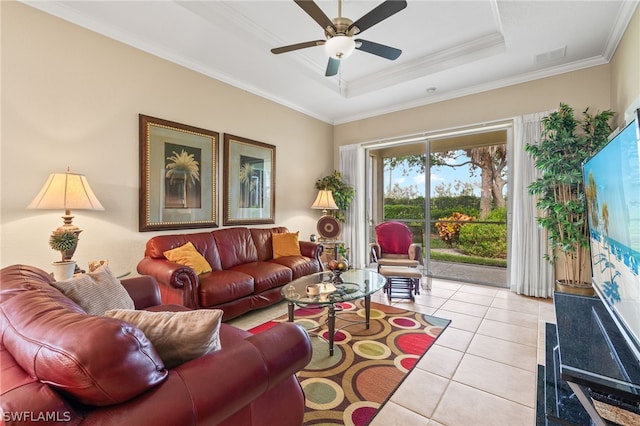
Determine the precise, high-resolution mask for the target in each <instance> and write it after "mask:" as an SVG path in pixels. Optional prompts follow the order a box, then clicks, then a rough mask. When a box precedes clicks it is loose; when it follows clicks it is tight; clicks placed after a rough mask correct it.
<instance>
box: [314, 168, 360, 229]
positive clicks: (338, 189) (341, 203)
mask: <svg viewBox="0 0 640 426" xmlns="http://www.w3.org/2000/svg"><path fill="white" fill-rule="evenodd" d="M315 188H316V189H317V190H321V189H324V190H330V191H331V192H332V193H333V199H334V200H335V202H336V205H337V206H338V208H339V210H337V211H336V219H338V220H339V221H341V222H344V218H345V216H344V215H345V211H346V210H347V209H348V208H349V205H350V204H351V201H352V200H353V197H354V196H355V193H356V191H355V189H354V188H353V187H352V186H351V185H349V184H348V183H346V182H344V181H343V180H342V173H340V172H339V171H337V170H334V171H333V173H332V174H330V175H329V176H325V177H323V178H321V179H318V180H317V181H316V184H315Z"/></svg>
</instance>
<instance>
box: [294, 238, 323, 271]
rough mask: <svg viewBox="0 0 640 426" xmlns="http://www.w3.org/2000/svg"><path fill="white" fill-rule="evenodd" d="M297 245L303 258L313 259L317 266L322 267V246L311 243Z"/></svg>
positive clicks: (305, 242) (304, 242)
mask: <svg viewBox="0 0 640 426" xmlns="http://www.w3.org/2000/svg"><path fill="white" fill-rule="evenodd" d="M299 243H300V253H301V254H302V255H303V256H306V257H310V258H311V259H315V260H316V261H317V262H318V265H320V266H322V253H324V246H323V245H322V244H320V243H314V242H312V241H300V242H299Z"/></svg>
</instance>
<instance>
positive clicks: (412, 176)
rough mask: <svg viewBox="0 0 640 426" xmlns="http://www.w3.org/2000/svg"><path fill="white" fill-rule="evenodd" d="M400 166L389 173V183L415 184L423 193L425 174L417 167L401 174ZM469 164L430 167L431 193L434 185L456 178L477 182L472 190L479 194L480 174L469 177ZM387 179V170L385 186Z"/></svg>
mask: <svg viewBox="0 0 640 426" xmlns="http://www.w3.org/2000/svg"><path fill="white" fill-rule="evenodd" d="M463 161H464V159H458V160H457V162H458V163H460V162H463ZM402 169H403V168H402V167H398V168H395V169H394V170H393V172H392V174H391V185H392V186H393V185H395V184H396V183H397V184H398V185H400V186H401V187H406V186H416V185H417V191H418V192H419V193H420V195H424V183H425V175H424V174H419V173H418V170H417V169H414V170H410V171H409V174H408V175H407V176H403V174H402ZM469 170H470V169H469V166H463V167H456V168H453V167H446V166H443V167H433V168H432V169H431V195H434V190H433V189H434V188H435V186H436V185H439V184H442V183H445V184H448V183H451V184H452V185H453V184H455V181H456V180H460V181H463V182H477V184H478V187H477V188H476V189H475V190H474V193H475V194H476V195H478V196H479V195H480V188H479V184H480V175H479V173H478V175H477V176H474V177H469ZM387 179H389V171H388V170H387V171H386V173H385V176H384V182H385V188H387V185H388V180H387Z"/></svg>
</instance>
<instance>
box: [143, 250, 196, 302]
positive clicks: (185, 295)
mask: <svg viewBox="0 0 640 426" xmlns="http://www.w3.org/2000/svg"><path fill="white" fill-rule="evenodd" d="M137 270H138V273H139V274H141V275H150V276H152V277H154V278H155V279H156V280H157V281H158V282H159V283H160V284H161V285H165V286H167V287H174V288H177V289H181V290H182V303H183V304H184V306H186V307H188V308H192V309H198V308H199V307H200V303H199V301H198V286H199V285H200V281H199V280H198V274H196V273H195V271H194V270H193V269H191V268H189V267H188V266H184V265H180V264H178V263H175V262H171V261H169V260H167V259H153V258H151V257H148V256H147V257H145V258H143V259H142V260H141V261H140V262H139V263H138V267H137Z"/></svg>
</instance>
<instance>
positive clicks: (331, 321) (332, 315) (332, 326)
mask: <svg viewBox="0 0 640 426" xmlns="http://www.w3.org/2000/svg"><path fill="white" fill-rule="evenodd" d="M327 320H328V321H327V323H328V325H329V356H333V339H334V337H335V334H336V309H335V307H334V306H333V304H331V305H329V318H328V319H327Z"/></svg>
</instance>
